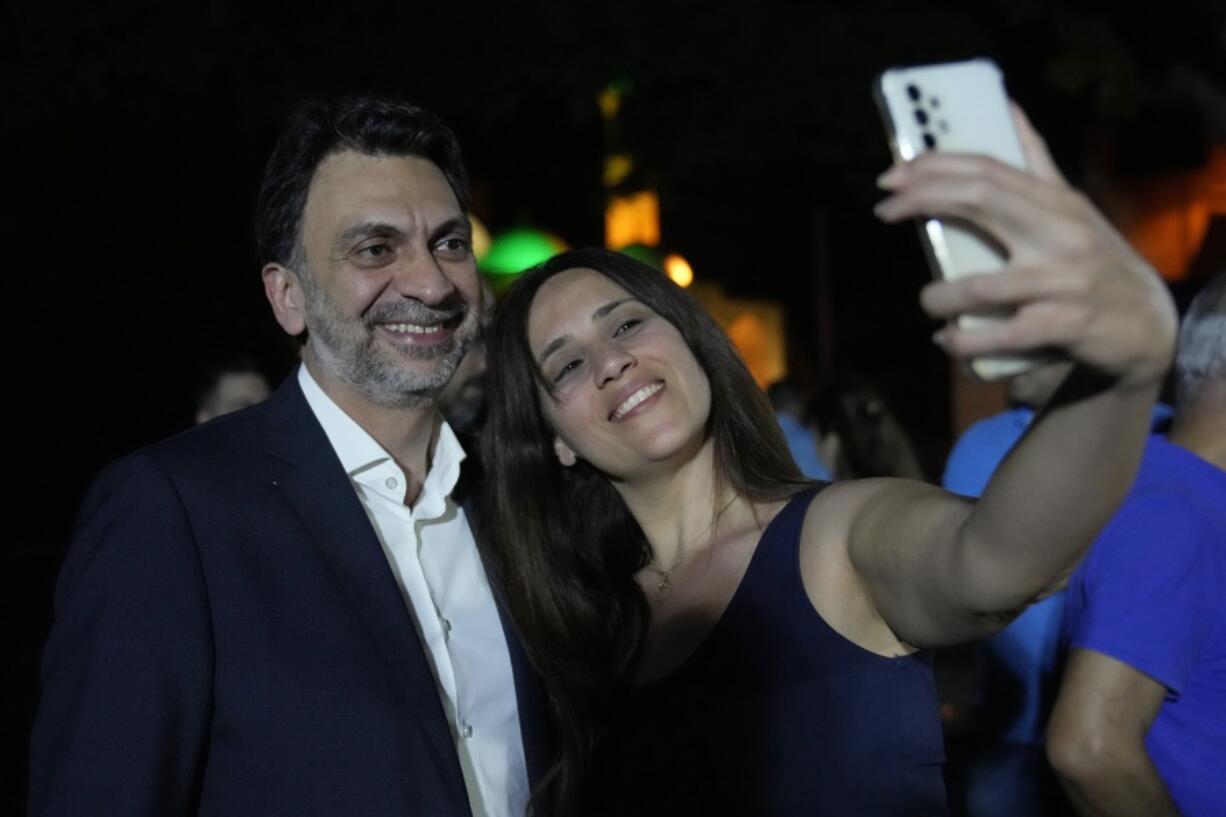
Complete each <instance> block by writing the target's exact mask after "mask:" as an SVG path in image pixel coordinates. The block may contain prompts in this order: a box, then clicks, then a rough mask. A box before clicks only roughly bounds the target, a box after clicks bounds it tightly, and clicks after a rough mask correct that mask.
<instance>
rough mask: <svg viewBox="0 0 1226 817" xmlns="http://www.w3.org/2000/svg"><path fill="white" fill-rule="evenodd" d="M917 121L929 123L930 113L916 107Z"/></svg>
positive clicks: (924, 123)
mask: <svg viewBox="0 0 1226 817" xmlns="http://www.w3.org/2000/svg"><path fill="white" fill-rule="evenodd" d="M915 121H916V122H919V123H920V124H921V125H927V124H928V114H926V113H924V112H923V111H922V110H921V109H919V108H916V109H915Z"/></svg>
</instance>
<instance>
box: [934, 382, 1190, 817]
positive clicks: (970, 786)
mask: <svg viewBox="0 0 1226 817" xmlns="http://www.w3.org/2000/svg"><path fill="white" fill-rule="evenodd" d="M1072 368H1073V367H1072V364H1070V363H1068V362H1066V361H1052V362H1048V363H1045V364H1042V365H1040V366H1036V367H1035V368H1033V369H1030V370H1029V371H1027V372H1024V373H1022V374H1019V375H1017V376H1016V377H1014V378H1012V379H1011V380H1010V381H1009V385H1008V401H1009V408H1008V409H1007V410H1006V411H1004V412H1001V413H1000V414H997V415H995V416H993V417H989V418H987V419H984V420H980V421H978V422H976V423H974V424H973V425H971V426H970V428H968V429H967V430H966V431H965V432H963V434H962V436H961V437H960V438H959V439H958V441H957V443H955V444H954V448H953V450H952V451H951V452H950V455H949V459H948V460H947V461H946V464H945V473H944V475H943V476H942V479H941V484H942V485H944V486H945V488H946V489H947V490H950V491H953V492H954V493H956V494H962V495H963V496H972V497H974V496H979V495H980V494H981V493H983V489H984V488H985V487H987V484H988V481H989V480H990V479H991V476H992V473H993V472H994V471H995V470H996V468H997V466H998V465H1000V463H1001V461H1002V460H1003V459H1004V458H1005V456H1006V455H1007V454H1008V453H1009V451H1010V450H1011V449H1012V448H1013V446H1014V445H1015V444H1016V443H1017V441H1018V440H1020V439H1021V437H1022V435H1023V434H1024V433H1025V432H1026V429H1027V428H1029V427H1030V424H1031V422H1033V420H1034V417H1035V414H1036V412H1038V411H1039V410H1040V409H1041V408H1042V407H1043V406H1044V405H1045V404H1046V403H1047V401H1048V400H1050V399H1051V397H1052V395H1053V394H1055V393H1056V390H1057V389H1058V388H1059V386H1060V384H1061V383H1062V382H1064V379H1065V378H1066V377H1067V376H1068V374H1069V372H1071V371H1072ZM1170 416H1171V408H1170V407H1169V406H1166V405H1163V404H1158V405H1156V406H1155V407H1154V409H1153V412H1152V419H1151V423H1152V428H1153V429H1154V430H1158V429H1161V428H1163V427H1165V425H1166V423H1167V422H1169V420H1170ZM1063 614H1064V591H1063V590H1058V591H1056V592H1054V593H1052V594H1051V595H1050V596H1048V597H1047V598H1045V599H1042V600H1040V601H1037V602H1036V603H1034V604H1032V605H1030V607H1028V608H1026V610H1025V612H1023V613H1022V614H1021V615H1020V616H1018V617H1017V619H1016V620H1014V621H1013V623H1011V624H1010V625H1009V626H1008V627H1006V628H1005V629H1004V630H1002V631H1001V632H999V633H997V634H996V635H994V636H992V637H991V638H989V639H987V640H986V641H984V642H983V644H982V650H983V659H984V662H983V663H984V666H983V679H982V686H981V689H980V700H979V702H978V705H977V707H976V711H975V713H974V718H973V720H974V723H975V730H976V734H975V739H976V741H977V743H978V745H979V749H978V751H976V752H975V754H974V755H973V756H972V757H971V758H969V760H968V768H967V770H966V810H967V814H968V815H969V816H970V817H1047V816H1048V815H1051V814H1053V813H1059V811H1060V810H1061V809H1063V808H1066V807H1067V803H1066V801H1065V798H1064V795H1063V793H1062V791H1061V789H1060V786H1059V784H1058V783H1057V781H1056V780H1055V777H1054V776H1053V775H1052V773H1051V770H1050V767H1049V766H1048V764H1047V759H1046V757H1045V756H1044V752H1043V740H1044V733H1045V731H1046V729H1047V718H1048V716H1049V715H1050V713H1051V707H1052V703H1053V702H1054V701H1055V692H1056V684H1057V681H1058V670H1059V664H1058V662H1059V657H1060V649H1059V645H1060V627H1061V622H1062V620H1063Z"/></svg>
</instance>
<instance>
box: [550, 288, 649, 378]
mask: <svg viewBox="0 0 1226 817" xmlns="http://www.w3.org/2000/svg"><path fill="white" fill-rule="evenodd" d="M636 300H638V299H637V298H619V299H617V300H616V301H609V302H608V303H607V304H604V305H603V306H601V307H599V308H598V309H597V310H596V311H595V312H593V313H592V318H591V320H592V323H595V322H596V321H598V320H600V319H601V318H603V317H605V316H606V315H608V314H609V313H610V312H612V311H613V310H614V309H617V308H618V307H619V306H621V305H622V304H624V303H629V302H630V301H636ZM568 340H570V335H562V336H561V337H556V338H554V339H553V340H551V341H549V343H548V344H547V345H546V346H545V348H544V349H543V350H541V354H540V355H539V356H538V357H537V359H536V365H537V366H542V367H543V366H544V365H545V358H547V357H549V356H550V355H552V354H553V353H554V352H556V351H558V350H559V349H561V348H562V347H563V346H565V345H566V341H568Z"/></svg>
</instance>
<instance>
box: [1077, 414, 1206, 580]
mask: <svg viewBox="0 0 1226 817" xmlns="http://www.w3.org/2000/svg"><path fill="white" fill-rule="evenodd" d="M1223 538H1226V474H1223V473H1222V472H1220V471H1217V472H1216V473H1215V472H1214V469H1211V466H1207V464H1205V463H1204V461H1203V460H1200V459H1199V458H1197V457H1196V456H1195V455H1194V454H1192V453H1191V452H1188V451H1186V450H1184V449H1182V448H1180V447H1179V446H1176V445H1173V444H1171V443H1169V442H1167V441H1166V440H1164V439H1162V438H1160V437H1157V436H1154V437H1151V439H1150V440H1149V442H1148V443H1147V446H1146V451H1145V456H1144V458H1143V459H1142V463H1141V468H1140V471H1139V472H1138V474H1137V479H1136V481H1135V483H1134V484H1133V487H1132V490H1131V491H1130V492H1129V494H1128V496H1127V497H1126V498H1125V499H1124V502H1123V504H1122V505H1121V506H1120V508H1119V510H1118V511H1117V512H1116V514H1115V516H1113V517H1112V519H1111V521H1110V522H1109V523H1108V524H1107V526H1106V528H1104V530H1103V532H1102V533H1101V534H1100V535H1099V537H1098V539H1097V540H1096V541H1095V543H1094V545H1093V547H1092V548H1091V551H1090V554H1089V556H1088V557H1087V558H1086V560H1085V561H1084V562H1083V564H1082V568H1081V569H1079V570H1078V573H1081V574H1083V575H1084V574H1087V573H1088V574H1091V575H1093V574H1096V573H1103V572H1107V573H1120V572H1127V573H1129V574H1141V575H1145V574H1149V575H1151V576H1153V577H1154V578H1155V580H1157V578H1158V577H1160V576H1162V575H1166V574H1169V573H1171V572H1173V571H1186V570H1189V569H1193V568H1194V565H1197V564H1200V565H1202V567H1205V568H1207V567H1209V566H1208V565H1204V564H1203V562H1204V561H1205V560H1206V559H1208V560H1210V561H1212V562H1221V561H1226V552H1224V551H1223V550H1222V548H1220V547H1217V545H1216V543H1220V542H1221V541H1222V540H1223Z"/></svg>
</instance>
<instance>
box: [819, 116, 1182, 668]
mask: <svg viewBox="0 0 1226 817" xmlns="http://www.w3.org/2000/svg"><path fill="white" fill-rule="evenodd" d="M1017 118H1018V126H1019V130H1020V132H1021V134H1022V141H1023V144H1024V145H1025V147H1026V150H1027V158H1028V161H1029V164H1030V170H1029V172H1023V171H1019V170H1016V169H1014V168H1011V167H1008V166H1006V165H1003V164H1000V163H998V162H995V161H993V160H991V159H987V158H984V157H975V156H964V155H963V156H959V155H948V154H944V155H943V154H928V155H925V156H922V157H920V158H918V159H916V160H914V161H912V162H909V163H907V164H904V165H899V166H896V167H894V168H893V169H891V170H890V171H889V172H888V173H887V174H886V175H885V176H883V178H882V180H881V184H882V186H883V187H884V188H885V189H886V190H888V191H889V192H890V195H889V197H887V198H886V199H885V200H884V201H882V202H881V203H880V204H879V205H878V215H879V216H880V217H881V218H883V219H884V220H886V221H900V220H904V219H909V218H913V217H920V216H929V217H931V216H939V217H942V218H952V219H959V220H962V221H966V222H971V223H973V224H975V225H977V226H979V227H980V228H982V229H983V230H985V231H987V232H988V233H990V234H992V235H993V236H994V237H995V238H996V239H998V240H999V241H1000V242H1001V243H1002V244H1003V245H1004V246H1005V247H1006V248H1007V250H1008V254H1009V260H1008V263H1007V264H1006V266H1005V268H1004V269H1003V270H1002V271H1000V272H998V273H990V274H985V275H976V276H969V277H966V278H961V279H957V280H952V281H941V282H936V283H933V284H930V285H929V286H928V287H926V288H925V290H924V292H923V295H922V302H923V306H924V308H925V309H926V310H927V311H928V312H929V314H931V315H933V316H934V317H937V318H942V319H952V318H954V317H955V316H957V315H959V314H963V313H967V312H985V311H992V310H994V309H1000V308H1003V307H1009V308H1014V309H1015V310H1016V311H1015V313H1014V314H1013V316H1012V317H1011V318H1009V319H1007V320H1004V321H1002V322H1001V323H998V324H995V325H990V326H986V327H981V328H975V329H966V328H958V327H957V326H956V325H954V324H950V325H948V326H947V327H946V328H945V329H943V330H941V332H940V333H938V337H937V341H938V343H940V344H941V345H942V346H943V347H944V348H945V349H946V350H947V351H948V352H949V353H950V354H951V355H953V356H954V357H957V358H963V359H964V358H969V357H974V356H978V355H984V354H992V353H1007V352H1018V351H1023V350H1035V349H1052V350H1055V351H1056V352H1058V353H1059V354H1062V355H1064V356H1065V357H1068V358H1071V359H1073V360H1074V361H1076V363H1077V366H1076V367H1075V368H1074V370H1073V373H1072V374H1071V375H1070V376H1069V377H1068V379H1067V380H1066V381H1065V383H1064V384H1063V386H1062V387H1061V388H1060V389H1059V390H1058V391H1057V393H1056V394H1055V396H1054V397H1053V398H1052V400H1051V401H1050V403H1049V405H1048V406H1047V407H1046V408H1045V409H1044V411H1043V412H1041V414H1040V416H1039V417H1038V418H1036V421H1035V422H1034V423H1033V425H1032V426H1031V428H1030V429H1029V431H1028V433H1027V434H1026V436H1025V437H1024V438H1023V439H1022V440H1021V442H1020V443H1019V444H1018V445H1017V446H1016V447H1015V448H1014V450H1013V452H1012V453H1011V454H1010V455H1009V456H1008V457H1007V458H1006V459H1005V461H1004V462H1003V463H1002V464H1001V465H1000V467H999V468H998V469H997V470H996V472H995V475H994V476H993V478H992V480H991V482H990V483H989V484H988V486H987V488H986V489H985V491H984V493H983V495H982V497H981V498H980V499H979V501H978V502H971V501H969V500H965V499H962V498H960V497H955V496H953V495H950V494H946V493H944V492H942V491H940V490H938V489H935V488H932V487H930V486H925V485H920V484H917V483H907V482H901V481H896V480H871V481H865V482H863V483H858V484H850V485H848V486H846V488H845V489H843V490H841V491H840V492H839V493H838V494H837V496H841V497H842V499H841V500H840V504H841V505H842V507H843V508H846V509H849V512H848V514H847V516H846V517H845V519H846V527H845V530H846V537H847V538H846V541H847V547H848V555H849V558H850V562H851V565H852V566H853V568H854V570H855V572H856V573H857V575H858V576H859V578H860V580H861V582H862V584H863V587H864V589H865V591H866V592H867V594H868V596H869V598H870V600H871V602H872V604H873V606H874V607H875V608H876V609H877V611H878V612H879V613H880V614H881V616H882V618H883V619H884V621H885V623H886V624H887V625H888V626H889V627H890V628H891V629H892V630H893V631H894V633H895V634H896V635H897V636H898V637H899V638H900V639H902V640H903V641H904V642H907V643H910V644H913V645H915V646H935V645H939V644H948V643H955V642H958V641H963V640H967V639H970V638H975V637H978V636H981V635H985V634H987V633H988V632H991V631H993V630H995V629H997V628H999V627H1000V626H1003V625H1004V623H1006V622H1007V621H1008V620H1009V618H1010V617H1011V616H1012V615H1013V614H1014V613H1016V612H1017V611H1020V609H1022V608H1023V607H1024V606H1025V605H1026V604H1028V603H1030V602H1031V601H1034V600H1035V599H1036V598H1038V597H1040V596H1042V595H1043V594H1045V593H1046V592H1049V591H1051V590H1052V589H1054V588H1055V587H1057V586H1059V584H1060V583H1061V582H1062V581H1063V580H1064V579H1065V578H1066V577H1067V576H1068V575H1069V573H1071V571H1072V570H1073V568H1074V566H1075V565H1076V563H1077V560H1078V559H1079V558H1080V557H1081V556H1082V554H1083V553H1084V552H1085V550H1086V549H1087V548H1088V547H1089V545H1090V543H1091V542H1092V540H1093V538H1094V536H1095V535H1096V534H1097V532H1098V531H1099V530H1100V529H1101V527H1102V526H1103V525H1104V524H1105V523H1106V522H1107V520H1108V519H1109V518H1110V516H1111V514H1112V513H1113V512H1114V510H1115V508H1116V506H1117V505H1118V504H1119V503H1120V501H1121V500H1122V499H1123V497H1124V495H1125V494H1126V492H1127V490H1128V488H1129V486H1130V485H1131V483H1132V480H1133V478H1134V476H1135V474H1136V470H1137V466H1138V464H1139V462H1140V458H1141V453H1142V450H1143V448H1144V444H1145V439H1146V436H1147V433H1148V430H1149V422H1150V409H1151V407H1152V405H1153V403H1154V401H1155V400H1156V399H1157V396H1158V392H1159V389H1160V387H1161V383H1162V378H1163V375H1164V373H1165V371H1166V369H1167V367H1168V365H1169V363H1170V360H1171V356H1172V353H1173V349H1174V341H1175V329H1176V316H1175V310H1174V307H1173V304H1172V302H1171V299H1170V296H1169V295H1168V293H1167V292H1166V289H1165V286H1164V285H1163V284H1162V283H1161V281H1160V280H1159V279H1158V277H1157V275H1156V274H1155V273H1154V271H1153V270H1152V269H1151V268H1150V267H1149V265H1148V264H1146V263H1145V262H1144V261H1143V260H1142V259H1141V258H1140V257H1139V256H1138V255H1137V254H1136V253H1135V252H1134V251H1133V250H1132V249H1131V248H1130V247H1129V246H1128V244H1127V243H1126V242H1125V241H1124V239H1123V238H1122V237H1121V236H1120V235H1119V234H1118V233H1117V232H1116V231H1115V230H1114V229H1112V227H1111V226H1110V225H1109V224H1108V223H1107V222H1106V220H1105V219H1104V218H1103V217H1102V215H1101V214H1099V212H1098V211H1097V210H1096V209H1095V208H1094V207H1093V205H1091V204H1090V202H1089V201H1088V200H1087V199H1086V198H1085V197H1084V196H1083V195H1081V194H1080V193H1078V192H1077V191H1076V190H1074V189H1072V188H1071V187H1069V186H1068V184H1067V183H1065V181H1064V180H1063V178H1062V177H1061V176H1060V174H1059V172H1058V171H1057V170H1056V169H1055V166H1054V164H1053V163H1052V161H1051V159H1050V157H1049V156H1048V154H1047V151H1046V149H1045V147H1044V145H1043V144H1042V141H1041V139H1040V138H1039V137H1038V136H1037V135H1036V134H1035V133H1034V132H1033V130H1031V128H1030V127H1029V124H1028V123H1027V122H1026V121H1025V118H1024V117H1023V116H1021V114H1020V112H1018V117H1017ZM830 499H831V500H833V499H834V496H832V497H830ZM843 503H846V504H843Z"/></svg>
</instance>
